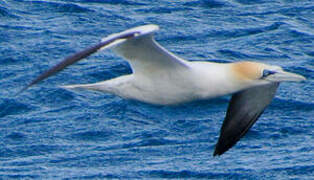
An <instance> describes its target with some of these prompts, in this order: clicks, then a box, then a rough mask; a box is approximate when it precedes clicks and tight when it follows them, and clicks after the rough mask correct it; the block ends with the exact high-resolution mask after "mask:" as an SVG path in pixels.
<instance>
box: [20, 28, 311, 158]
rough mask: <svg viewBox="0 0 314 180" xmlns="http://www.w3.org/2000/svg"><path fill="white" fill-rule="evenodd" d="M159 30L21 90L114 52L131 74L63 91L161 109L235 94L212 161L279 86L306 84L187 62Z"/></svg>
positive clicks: (261, 71)
mask: <svg viewBox="0 0 314 180" xmlns="http://www.w3.org/2000/svg"><path fill="white" fill-rule="evenodd" d="M158 29H159V27H158V26H156V25H145V26H140V27H136V28H132V29H129V30H127V31H124V32H121V33H118V34H112V35H110V36H108V37H107V38H104V39H103V40H102V42H101V43H99V44H97V45H95V46H92V47H90V48H88V49H85V50H83V51H81V52H78V53H76V54H74V55H72V56H69V57H67V58H65V60H63V61H62V62H61V63H59V64H57V65H56V66H55V67H53V68H51V69H50V70H48V71H47V72H45V73H43V74H42V75H40V76H39V77H38V78H37V79H35V80H34V81H32V82H31V83H30V84H29V85H28V86H27V87H25V88H24V89H23V90H25V89H27V88H28V87H30V86H32V85H33V84H36V83H38V82H39V81H41V80H43V79H45V78H47V77H49V76H51V75H53V74H55V73H57V72H58V71H61V70H62V69H64V68H65V67H67V66H69V65H71V64H73V63H75V62H77V61H79V60H81V59H83V58H85V57H87V56H89V55H91V54H93V53H95V52H96V51H98V50H100V49H106V48H112V49H113V50H114V51H115V52H117V54H119V55H121V56H122V57H124V58H125V59H127V60H128V62H129V63H130V65H131V68H132V74H128V75H124V76H120V77H117V78H114V79H111V80H107V81H102V82H98V83H94V84H77V85H68V86H63V87H64V88H71V89H75V88H84V89H91V90H97V91H103V92H106V93H112V94H115V95H118V96H121V97H123V98H127V99H135V100H139V101H143V102H146V103H151V104H160V105H171V104H179V103H185V102H189V101H194V100H203V99H210V98H214V97H218V96H223V95H227V94H233V96H232V99H231V101H230V104H229V107H228V111H227V115H226V118H225V120H224V123H223V126H222V129H221V134H220V138H219V141H218V143H217V145H216V149H215V152H214V155H221V154H222V153H224V152H225V151H227V150H228V149H229V148H231V147H232V146H233V145H234V144H236V142H237V141H238V140H239V139H240V138H241V137H242V136H243V135H244V134H245V133H246V132H247V131H248V129H249V128H250V127H251V126H252V125H253V124H254V123H255V121H256V120H257V119H258V117H259V116H260V115H261V113H262V112H263V111H264V109H265V108H266V106H267V105H268V104H269V103H270V102H271V100H272V98H273V97H274V95H275V92H276V89H277V87H278V85H279V82H282V81H302V80H305V78H304V77H303V76H301V75H297V74H294V73H289V72H285V71H283V70H282V68H281V67H278V66H271V65H266V64H262V63H257V62H237V63H214V62H200V61H196V62H195V61H194V62H191V61H186V60H183V59H181V58H179V57H177V56H176V55H174V54H172V53H171V52H169V51H167V50H166V49H164V48H163V47H161V46H160V45H159V44H158V43H157V42H156V41H155V40H154V38H153V33H154V32H155V31H157V30H158Z"/></svg>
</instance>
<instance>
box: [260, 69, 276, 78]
mask: <svg viewBox="0 0 314 180" xmlns="http://www.w3.org/2000/svg"><path fill="white" fill-rule="evenodd" d="M275 73H277V72H276V71H271V70H267V69H265V70H263V75H262V79H263V78H266V77H267V76H269V75H272V74H275Z"/></svg>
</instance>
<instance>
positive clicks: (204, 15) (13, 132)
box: [0, 0, 314, 179]
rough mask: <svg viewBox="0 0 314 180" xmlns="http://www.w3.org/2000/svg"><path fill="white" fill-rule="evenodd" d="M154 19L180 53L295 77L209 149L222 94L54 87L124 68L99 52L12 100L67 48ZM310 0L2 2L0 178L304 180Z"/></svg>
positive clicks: (311, 164)
mask: <svg viewBox="0 0 314 180" xmlns="http://www.w3.org/2000/svg"><path fill="white" fill-rule="evenodd" d="M150 23H153V24H158V25H159V26H160V27H161V30H160V31H159V32H158V33H157V34H156V39H157V40H158V41H159V42H160V43H161V44H162V45H163V46H165V47H166V48H168V49H170V50H171V51H173V52H174V53H176V54H178V55H179V56H181V57H183V58H185V59H189V60H204V61H208V60H213V61H231V62H237V61H241V60H254V61H258V62H264V63H269V64H274V65H280V66H282V67H283V68H285V69H287V70H289V71H292V72H295V73H299V74H302V75H304V76H305V77H307V81H305V82H302V83H283V84H281V86H280V88H279V90H278V92H277V95H276V97H275V99H274V100H273V102H272V104H271V105H270V106H269V108H268V109H267V110H266V111H265V113H264V114H263V115H262V117H261V118H260V119H259V121H258V122H257V123H256V124H255V125H254V126H253V128H252V129H251V130H250V131H249V133H248V134H247V135H246V136H245V137H244V138H243V139H242V140H241V141H240V142H239V143H238V144H237V145H236V146H235V147H233V148H232V149H231V150H230V151H228V152H227V153H225V154H224V155H222V156H220V157H213V156H212V153H213V150H214V146H215V143H216V141H217V139H218V135H219V130H220V126H221V124H222V121H223V118H224V116H225V111H226V108H227V103H228V100H229V97H223V98H219V99H215V100H211V101H205V102H194V103H189V104H186V105H180V106H173V107H164V106H152V105H148V104H144V103H140V102H135V101H128V100H124V99H121V98H119V97H116V96H113V95H110V94H103V93H98V92H90V91H67V90H64V89H60V88H58V86H60V85H66V84H73V83H74V84H75V83H91V82H97V81H102V80H105V79H110V78H113V77H117V76H119V75H123V74H127V73H130V68H129V66H128V64H127V63H126V62H125V61H123V60H122V59H121V58H119V57H118V56H116V55H115V54H114V53H113V52H111V51H104V52H101V53H98V54H96V55H93V56H91V57H89V58H88V59H87V60H85V61H81V62H79V63H77V64H76V65H73V66H71V67H70V68H68V69H67V70H65V71H63V72H62V73H60V74H58V75H57V76H54V77H52V78H49V79H48V80H46V81H44V82H43V83H41V84H39V85H37V86H35V87H33V88H31V89H29V90H28V91H26V92H24V93H23V94H21V95H19V96H17V97H14V96H13V95H14V93H16V92H17V91H19V90H20V89H21V88H22V87H23V86H24V85H26V84H27V83H28V82H29V81H30V80H32V79H33V78H35V77H36V76H37V75H39V74H40V73H41V72H43V71H44V70H46V69H47V68H49V67H51V66H53V65H55V64H56V63H58V62H59V61H60V60H62V58H64V57H65V56H67V55H69V54H71V53H73V52H76V51H78V50H81V49H82V48H85V47H87V46H90V45H92V44H94V43H96V42H99V40H100V39H101V38H103V37H105V36H107V35H109V34H111V33H116V32H120V31H122V30H125V29H128V28H131V27H134V26H138V25H144V24H150ZM313 47H314V1H312V0H256V1H251V0H215V1H209V0H204V1H202V0H189V1H179V0H177V1H166V0H161V1H152V0H150V1H136V0H103V1H101V0H99V1H98V0H93V1H89V0H75V1H66V0H63V1H61V0H51V1H50V0H49V1H30V0H24V1H23V0H19V1H17V0H1V1H0V53H1V57H0V179H7V178H39V179H46V178H56V179H61V178H70V179H84V178H86V179H94V178H100V179H101V178H121V179H127V178H136V179H138V178H143V179H151V178H169V179H171V178H179V179H191V178H195V179H197V178H201V179H202V178H204V179H209V178H212V179H311V178H313V176H314V133H313V131H314V126H313V125H314V48H313Z"/></svg>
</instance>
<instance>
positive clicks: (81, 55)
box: [16, 32, 139, 95]
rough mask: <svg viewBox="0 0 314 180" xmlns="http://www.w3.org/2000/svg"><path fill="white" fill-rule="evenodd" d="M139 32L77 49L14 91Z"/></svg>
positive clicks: (31, 84)
mask: <svg viewBox="0 0 314 180" xmlns="http://www.w3.org/2000/svg"><path fill="white" fill-rule="evenodd" d="M138 34H139V32H129V33H123V34H121V35H120V36H117V37H114V38H111V39H108V40H106V41H102V42H100V43H98V44H96V45H94V46H92V47H89V48H87V49H84V50H82V51H79V52H77V53H75V54H73V55H70V56H68V57H66V58H65V59H64V60H62V61H61V62H60V63H59V64H57V65H55V66H53V67H52V68H50V69H48V70H47V71H45V72H44V73H42V74H41V75H39V76H38V77H37V78H36V79H34V80H33V81H31V82H30V83H29V84H28V85H27V86H25V87H24V88H23V89H21V90H20V91H19V92H18V93H16V95H19V94H20V93H22V92H23V91H25V90H26V89H28V88H29V87H31V86H33V85H34V84H37V83H38V82H40V81H42V80H44V79H46V78H48V77H49V76H52V75H54V74H56V73H58V72H60V71H62V70H63V69H64V68H66V67H67V66H69V65H71V64H74V63H75V62H77V61H79V60H81V59H84V58H86V57H88V56H90V55H92V54H93V53H95V52H97V51H98V50H100V49H101V48H102V47H104V46H106V45H108V44H110V43H112V42H114V41H116V40H117V39H128V38H132V37H134V36H136V35H138Z"/></svg>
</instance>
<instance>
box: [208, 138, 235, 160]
mask: <svg viewBox="0 0 314 180" xmlns="http://www.w3.org/2000/svg"><path fill="white" fill-rule="evenodd" d="M232 146H233V145H228V144H223V143H221V141H220V140H218V142H217V144H216V147H215V151H214V153H213V156H221V155H222V154H224V153H225V152H227V151H228V150H229V149H230V148H231V147H232Z"/></svg>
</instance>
